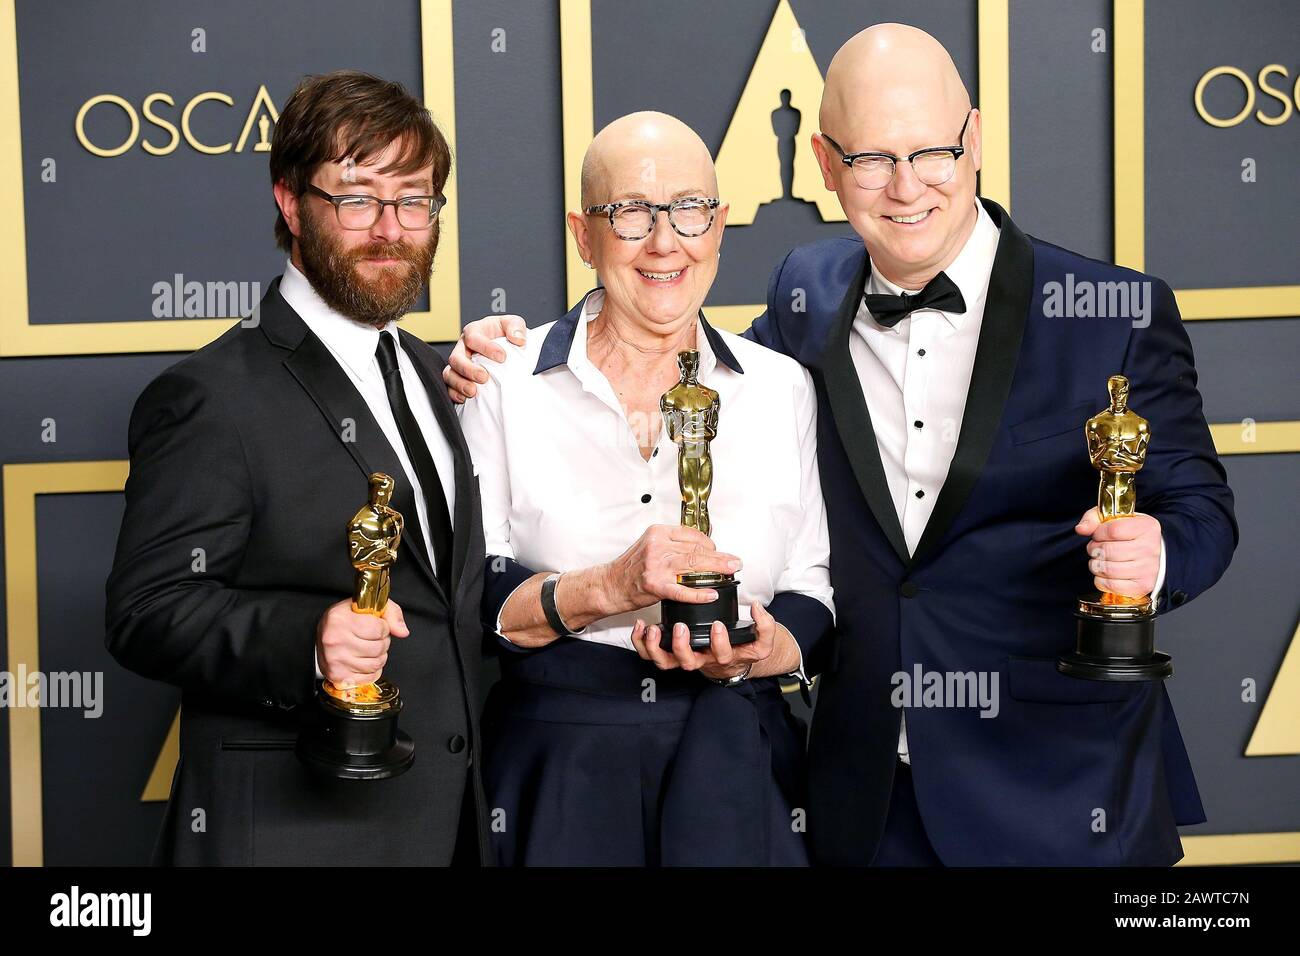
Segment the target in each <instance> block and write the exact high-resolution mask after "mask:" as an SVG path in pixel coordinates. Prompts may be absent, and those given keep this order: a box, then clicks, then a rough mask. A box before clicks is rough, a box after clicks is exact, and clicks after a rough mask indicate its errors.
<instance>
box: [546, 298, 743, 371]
mask: <svg viewBox="0 0 1300 956" xmlns="http://www.w3.org/2000/svg"><path fill="white" fill-rule="evenodd" d="M595 291H596V290H595V289H592V290H591V292H595ZM591 292H588V293H587V294H586V295H584V296H583V297H582V298H581V299H579V300H578V304H577V305H575V306H574V307H573V308H572V309H570V310H569V311H568V312H566V313H565V314H564V318H562V319H560V320H559V321H557V322H556V323H555V324H554V325H552V326H551V330H550V331H549V332H547V333H546V340H545V341H544V342H543V343H542V350H541V352H540V353H539V354H538V356H537V367H536V368H534V369H533V374H534V375H537V374H539V373H541V372H549V371H550V370H551V369H553V368H556V367H558V366H560V365H566V364H568V361H569V350H570V349H571V348H573V337H574V335H575V334H577V331H578V323H579V322H581V321H582V307H583V306H584V305H585V304H586V302H587V296H590V295H591ZM700 325H702V326H703V327H704V337H705V338H706V339H708V340H709V348H711V349H713V355H714V357H715V358H716V359H717V360H718V361H719V362H721V363H722V364H723V365H725V366H727V368H729V369H731V370H732V371H733V372H735V373H736V374H737V375H744V374H745V370H744V369H743V368H741V367H740V363H739V362H738V361H736V356H735V355H734V354H732V351H731V348H730V346H728V345H727V343H726V342H725V341H724V340H723V338H722V336H721V335H720V334H719V333H718V330H717V329H715V328H714V327H713V326H712V325H710V324H709V320H708V319H706V318H705V317H704V312H703V310H701V311H700Z"/></svg>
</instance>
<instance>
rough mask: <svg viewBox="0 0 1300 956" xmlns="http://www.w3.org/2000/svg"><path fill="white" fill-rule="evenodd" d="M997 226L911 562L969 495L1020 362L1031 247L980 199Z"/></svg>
mask: <svg viewBox="0 0 1300 956" xmlns="http://www.w3.org/2000/svg"><path fill="white" fill-rule="evenodd" d="M980 201H981V202H982V203H984V208H985V209H987V210H988V213H989V215H990V216H991V217H992V218H993V221H994V222H995V223H997V224H998V226H999V227H1000V229H1001V236H1000V237H999V239H998V250H997V254H996V256H995V257H994V259H993V271H992V273H991V274H990V275H989V291H988V296H987V297H986V298H985V301H984V321H983V322H982V323H981V325H980V339H979V344H978V346H976V349H975V367H974V369H973V371H972V372H971V380H970V389H969V391H967V393H966V409H965V411H964V412H963V413H962V420H961V433H960V434H959V435H958V436H957V449H956V451H955V452H954V453H953V457H952V465H951V466H950V467H949V468H948V477H947V478H946V479H945V480H944V483H943V488H942V489H941V490H940V491H939V500H938V501H936V502H935V505H934V511H933V512H931V513H930V520H929V522H928V523H927V524H926V526H925V531H924V532H923V533H922V535H921V540H920V541H919V542H918V543H917V546H916V555H915V557H914V558H913V559H912V564H913V565H916V564H918V563H919V562H921V561H922V560H924V559H925V558H926V557H927V556H928V554H929V553H930V552H931V551H933V550H934V548H935V546H936V545H938V543H939V542H940V541H941V540H943V536H944V535H945V534H946V533H947V532H948V529H949V528H950V527H951V526H952V523H953V521H954V520H956V518H957V515H958V514H959V513H960V512H961V509H962V507H963V506H965V504H966V499H967V498H969V497H970V493H971V489H972V488H974V487H975V482H976V481H977V480H979V476H980V472H981V471H983V470H984V465H985V463H986V462H987V461H988V458H989V451H990V450H991V449H992V448H993V441H994V439H995V438H996V437H997V432H998V424H999V423H1000V422H1001V421H1002V411H1003V409H1004V408H1005V406H1006V402H1007V396H1008V395H1010V394H1011V382H1012V380H1013V379H1014V378H1015V375H1016V365H1017V363H1018V362H1019V361H1020V343H1021V340H1022V339H1023V338H1024V334H1025V321H1026V320H1027V318H1028V316H1029V303H1030V300H1031V298H1032V294H1033V283H1034V247H1033V246H1032V245H1031V244H1030V242H1029V240H1028V239H1027V238H1026V237H1025V234H1024V233H1023V232H1021V231H1020V230H1019V229H1018V228H1017V227H1016V224H1015V223H1013V222H1012V221H1011V217H1010V216H1008V215H1007V213H1006V210H1004V209H1003V208H1002V207H1001V206H999V205H998V204H997V203H995V202H992V201H991V200H988V199H982V200H980Z"/></svg>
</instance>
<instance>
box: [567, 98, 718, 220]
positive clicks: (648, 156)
mask: <svg viewBox="0 0 1300 956" xmlns="http://www.w3.org/2000/svg"><path fill="white" fill-rule="evenodd" d="M668 176H671V177H672V178H673V179H674V180H678V181H680V182H681V183H685V184H687V185H685V186H684V187H683V188H684V189H686V190H696V191H698V192H697V195H706V196H716V195H717V194H718V179H717V174H716V173H715V172H714V170H713V157H711V156H710V155H709V148H708V147H707V146H705V145H704V140H702V139H700V137H699V136H698V135H697V134H696V132H695V131H694V130H693V129H691V128H690V127H689V126H687V125H686V124H685V123H683V122H682V121H681V120H679V119H677V118H676V117H675V116H669V115H668V114H667V113H656V112H654V111H651V110H646V111H643V112H640V113H629V114H628V115H627V116H621V117H619V118H618V119H616V120H614V122H612V123H610V124H609V125H608V126H606V127H605V128H604V129H602V130H601V131H600V132H599V133H597V134H596V138H595V139H593V140H592V141H591V145H590V146H588V147H587V153H586V155H585V156H584V157H583V158H582V206H583V208H584V209H585V208H587V207H588V206H591V205H594V204H596V203H604V202H610V201H611V199H612V195H613V193H614V192H615V191H621V192H627V191H628V190H629V188H630V189H632V190H635V191H639V192H642V193H644V194H645V195H647V196H648V195H650V193H651V191H652V190H651V187H652V185H653V181H654V180H656V179H659V178H661V177H668ZM696 180H698V182H697V181H696ZM638 183H639V184H641V186H640V187H639V188H638V186H637V184H638Z"/></svg>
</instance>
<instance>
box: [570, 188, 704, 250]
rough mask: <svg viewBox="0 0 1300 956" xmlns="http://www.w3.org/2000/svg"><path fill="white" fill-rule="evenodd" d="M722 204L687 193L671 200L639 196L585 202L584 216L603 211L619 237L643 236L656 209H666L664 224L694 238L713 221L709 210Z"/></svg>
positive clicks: (687, 236) (656, 212) (648, 228)
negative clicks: (601, 201)
mask: <svg viewBox="0 0 1300 956" xmlns="http://www.w3.org/2000/svg"><path fill="white" fill-rule="evenodd" d="M721 204H722V200H720V199H705V198H703V197H701V196H688V197H686V198H684V199H674V200H673V201H672V202H662V203H653V202H645V201H644V200H641V199H625V200H624V201H623V202H610V203H605V204H604V205H600V206H588V207H587V209H586V213H587V215H588V216H596V215H599V214H600V213H605V214H606V215H607V216H608V217H609V225H610V228H611V229H613V230H614V235H616V236H618V237H619V238H620V239H629V240H631V239H644V238H645V237H646V236H648V235H650V233H651V232H653V231H654V227H655V219H656V217H657V216H658V215H659V213H660V212H661V211H662V212H666V213H668V225H670V226H672V227H673V231H674V232H676V233H677V235H679V236H682V237H684V238H686V239H694V238H696V237H697V236H702V235H704V234H705V233H706V232H708V231H709V227H710V226H712V225H713V211H714V210H715V209H717V208H718V206H720V205H721Z"/></svg>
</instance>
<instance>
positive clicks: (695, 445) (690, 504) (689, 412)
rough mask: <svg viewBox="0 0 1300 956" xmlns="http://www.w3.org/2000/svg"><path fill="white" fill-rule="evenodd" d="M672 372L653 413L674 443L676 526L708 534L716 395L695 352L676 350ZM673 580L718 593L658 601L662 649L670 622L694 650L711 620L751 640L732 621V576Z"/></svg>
mask: <svg viewBox="0 0 1300 956" xmlns="http://www.w3.org/2000/svg"><path fill="white" fill-rule="evenodd" d="M677 368H678V370H679V371H680V373H681V378H680V379H679V380H678V382H677V384H676V385H674V386H673V387H672V388H670V389H669V390H668V391H666V392H664V394H663V397H662V398H660V399H659V411H660V413H661V414H662V415H663V419H664V427H665V428H667V429H668V437H669V438H670V439H672V441H673V443H674V444H676V445H677V482H678V485H679V486H680V488H681V493H682V510H681V523H682V524H683V525H685V526H686V527H688V528H695V529H696V530H697V531H699V532H701V533H702V534H706V535H709V536H712V534H713V524H712V522H711V521H710V520H709V493H710V492H711V491H712V490H713V455H712V452H711V449H710V443H711V442H712V441H713V439H715V438H716V437H717V436H718V411H719V408H720V406H721V402H720V401H719V398H718V393H717V392H716V391H714V390H713V389H711V388H709V387H708V386H706V385H702V384H700V382H699V381H698V380H697V379H696V375H697V374H698V372H699V368H700V353H699V352H698V351H696V350H695V349H686V350H683V351H681V352H678V353H677ZM677 581H678V583H680V584H682V585H684V586H685V587H688V588H711V589H713V590H715V591H717V592H718V597H717V599H716V600H714V601H711V602H709V603H708V604H686V603H683V602H680V601H672V600H666V601H664V602H662V608H663V618H662V624H661V631H662V638H661V646H662V647H663V648H664V650H671V648H672V635H673V626H674V625H675V624H685V625H686V626H687V627H688V628H689V629H690V633H691V647H693V648H696V649H704V648H707V647H708V646H709V633H710V631H711V630H712V627H713V622H714V621H721V622H722V623H723V624H725V625H726V626H727V633H728V635H729V636H730V638H731V643H732V644H747V643H749V642H750V641H753V640H755V639H756V637H757V633H756V632H755V630H754V625H753V624H751V623H742V622H739V621H738V620H737V617H738V611H739V601H738V599H737V596H736V592H737V586H738V582H737V581H736V578H735V577H734V576H733V575H730V574H717V573H714V572H700V573H691V574H681V575H678V577H677Z"/></svg>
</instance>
